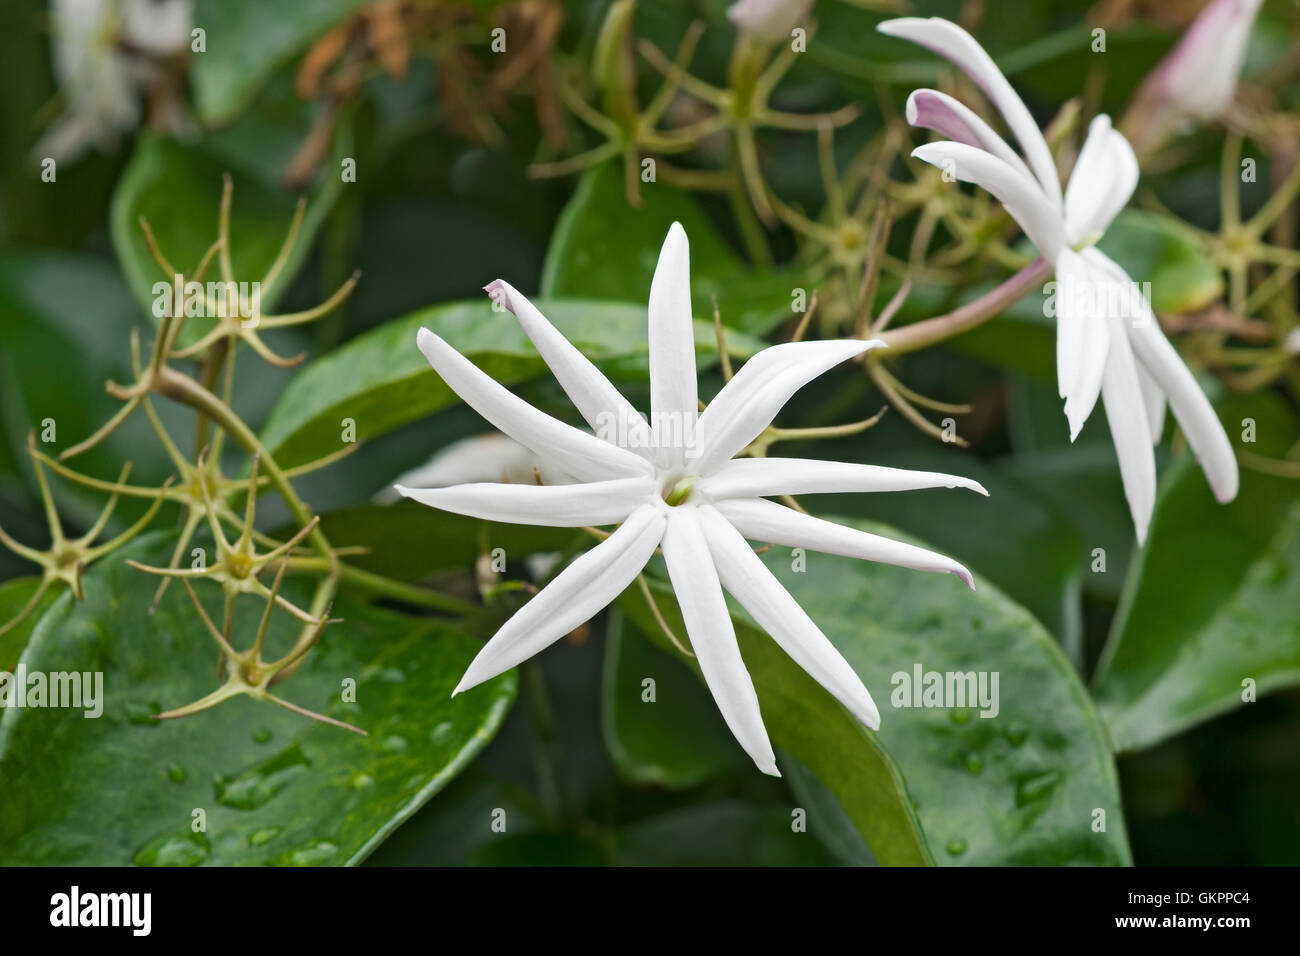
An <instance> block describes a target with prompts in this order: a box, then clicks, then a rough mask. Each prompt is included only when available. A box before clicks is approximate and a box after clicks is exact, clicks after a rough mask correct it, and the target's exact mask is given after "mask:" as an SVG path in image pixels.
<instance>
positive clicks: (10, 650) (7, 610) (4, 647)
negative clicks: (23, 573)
mask: <svg viewBox="0 0 1300 956" xmlns="http://www.w3.org/2000/svg"><path fill="white" fill-rule="evenodd" d="M40 585H41V579H40V578H39V577H37V576H32V577H26V578H13V579H12V580H10V581H5V582H4V583H3V584H0V627H3V626H4V625H6V624H8V623H9V622H10V621H12V620H13V619H14V618H15V617H17V616H18V612H19V611H21V610H22V609H23V608H24V607H26V606H27V602H28V601H30V600H31V597H32V595H33V594H35V593H36V589H37V588H38V587H40ZM62 590H63V585H61V584H55V585H53V586H51V587H50V588H48V589H47V590H46V592H45V593H44V594H43V595H41V599H40V601H39V602H37V605H36V606H35V607H34V608H32V609H31V611H29V612H28V614H27V617H25V618H24V619H23V621H22V623H21V624H17V625H15V626H14V627H11V628H10V629H9V630H7V631H5V632H4V633H3V634H0V671H12V670H13V669H14V667H15V666H16V665H17V663H18V658H19V656H20V655H21V654H22V652H23V648H24V647H26V646H27V641H28V639H29V638H30V637H31V636H32V631H34V630H36V625H37V623H38V622H39V621H40V619H41V615H42V614H44V613H45V609H46V608H48V607H49V606H50V605H51V604H53V603H54V601H55V600H56V599H57V598H58V596H59V594H60V592H61V591H62Z"/></svg>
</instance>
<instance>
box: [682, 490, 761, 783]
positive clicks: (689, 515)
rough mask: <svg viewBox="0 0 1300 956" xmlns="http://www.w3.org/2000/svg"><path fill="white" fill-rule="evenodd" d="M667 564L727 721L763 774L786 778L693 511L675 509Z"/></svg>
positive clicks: (702, 668)
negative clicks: (777, 764) (768, 734)
mask: <svg viewBox="0 0 1300 956" xmlns="http://www.w3.org/2000/svg"><path fill="white" fill-rule="evenodd" d="M663 552H664V561H665V563H667V565H668V577H669V578H670V579H671V580H672V584H673V591H674V592H675V593H676V595H677V603H678V604H679V605H680V606H681V609H682V619H683V620H684V621H685V622H686V632H687V634H689V635H690V638H691V649H692V650H693V651H694V652H695V659H696V661H697V662H698V663H699V665H700V672H701V673H702V674H703V675H704V682H705V683H706V684H708V685H709V691H710V692H711V693H712V694H713V699H714V700H715V701H717V704H718V710H720V711H722V719H723V720H725V721H726V722H727V726H728V727H730V728H731V732H732V734H733V735H734V736H735V738H736V740H737V741H739V743H740V746H741V747H743V748H744V749H745V753H747V754H749V756H750V757H751V758H752V759H753V761H754V763H755V764H757V765H758V769H759V770H761V771H763V773H767V774H771V775H772V776H774V777H779V776H781V772H780V771H779V770H777V769H776V756H775V755H774V754H773V753H772V744H771V742H770V741H769V740H768V739H767V729H766V728H765V727H764V726H763V717H762V714H761V713H760V712H759V709H758V694H756V693H755V692H754V682H753V681H752V680H750V678H749V672H748V671H747V670H745V661H744V659H743V658H741V656H740V647H739V646H738V645H737V644H736V629H735V628H734V627H733V626H732V623H731V614H730V613H729V612H728V611H727V602H726V600H725V599H724V598H723V597H722V585H721V584H720V583H719V582H718V571H717V568H715V567H714V565H713V560H712V558H711V557H710V556H709V545H708V542H707V541H706V540H705V537H704V532H703V531H702V530H701V528H700V523H699V519H698V517H697V515H696V513H695V509H694V508H693V507H682V508H674V509H673V510H672V514H671V515H670V517H669V521H668V530H667V531H666V532H665V533H664V540H663Z"/></svg>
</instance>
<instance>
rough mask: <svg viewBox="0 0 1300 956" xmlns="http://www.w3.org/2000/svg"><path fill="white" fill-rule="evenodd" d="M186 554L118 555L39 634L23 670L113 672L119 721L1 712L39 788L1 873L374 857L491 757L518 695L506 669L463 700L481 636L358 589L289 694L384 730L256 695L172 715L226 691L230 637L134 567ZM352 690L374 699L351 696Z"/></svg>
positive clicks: (0, 763)
mask: <svg viewBox="0 0 1300 956" xmlns="http://www.w3.org/2000/svg"><path fill="white" fill-rule="evenodd" d="M169 550H170V537H169V536H160V535H151V536H150V537H149V538H147V539H143V540H142V541H141V542H139V543H138V544H136V545H133V546H132V547H131V548H130V549H129V550H128V551H125V552H120V553H119V555H115V556H113V557H111V558H108V559H105V560H104V561H102V562H100V563H99V564H97V565H96V566H95V567H94V568H92V569H91V571H90V573H89V574H88V575H87V576H86V581H85V588H86V599H85V601H83V602H81V603H77V602H75V601H73V599H72V598H71V596H69V595H65V596H64V597H62V598H60V599H59V601H58V603H56V604H55V605H54V606H53V607H52V608H51V609H50V610H49V611H48V612H47V613H46V614H45V616H44V617H43V618H42V620H41V623H40V625H39V626H38V627H37V629H36V631H35V633H34V634H33V635H32V638H31V641H30V642H29V644H28V646H27V649H26V651H25V652H24V654H23V656H22V660H21V665H20V666H22V667H25V669H26V671H27V672H28V673H29V674H30V673H34V672H66V671H74V670H75V671H79V672H91V673H94V672H99V673H102V674H103V691H102V695H101V702H102V706H103V712H102V715H101V716H99V717H98V718H88V717H85V716H83V710H81V709H67V708H52V707H46V708H30V707H26V708H7V709H5V710H4V711H3V714H0V776H2V777H3V778H4V779H5V780H17V781H22V784H23V785H22V786H21V787H15V788H13V789H12V792H11V793H10V794H9V795H8V798H7V802H6V805H5V812H4V814H3V816H2V817H0V862H3V863H5V864H8V865H14V864H46V865H51V864H80V865H104V864H115V865H124V864H129V863H132V862H134V863H137V864H142V865H193V864H198V863H209V864H287V865H310V864H344V863H355V862H357V861H359V860H361V859H362V858H364V857H365V856H366V855H367V854H368V853H369V852H370V851H371V850H372V849H374V847H375V846H377V845H378V844H379V842H380V841H381V840H383V839H384V837H385V836H386V835H387V834H388V833H389V832H391V831H392V830H393V829H394V828H395V827H396V826H397V825H398V824H399V823H401V822H402V821H403V820H404V819H406V817H407V816H409V815H410V814H411V813H413V812H414V811H415V810H416V809H417V808H418V807H419V806H420V805H421V804H423V803H424V802H425V801H427V800H428V799H429V798H430V797H431V796H432V795H433V794H434V793H436V792H437V791H438V790H439V789H440V788H441V787H442V786H444V785H445V784H446V783H447V781H448V780H449V779H451V777H452V776H454V775H455V774H456V772H457V771H458V770H459V769H460V768H461V767H462V766H464V764H465V763H466V762H467V761H469V760H471V759H472V758H473V757H474V755H475V754H476V753H477V752H478V751H479V750H480V749H481V748H482V747H483V745H484V744H485V743H486V741H487V740H488V739H489V738H490V737H491V736H492V734H493V733H494V732H495V730H496V728H497V726H498V725H499V723H500V721H501V719H502V716H503V715H504V713H505V712H506V710H507V708H508V707H509V705H510V702H511V700H512V698H513V696H514V689H515V681H514V678H513V676H505V677H502V678H499V679H497V680H496V681H493V682H491V683H489V684H487V685H484V686H483V687H480V688H476V689H475V690H473V691H470V692H468V693H465V694H461V695H459V696H457V697H455V698H452V697H451V690H452V688H453V687H455V685H456V682H457V681H458V680H459V679H460V675H461V674H462V673H463V671H464V668H465V666H466V665H467V664H468V662H469V661H470V659H471V658H472V657H473V655H474V653H475V651H476V650H477V648H478V647H479V644H478V642H477V641H476V640H474V639H472V638H470V637H467V636H465V635H464V634H461V633H458V632H457V631H455V630H453V629H452V628H451V627H448V626H446V625H443V624H439V623H437V622H434V621H431V620H428V619H415V618H408V617H404V616H401V615H397V614H394V613H392V612H389V611H383V610H379V609H376V608H371V607H367V606H365V605H361V604H358V603H356V602H354V601H352V600H349V599H347V598H346V597H343V598H340V600H338V601H337V602H336V603H335V605H334V609H333V611H334V615H335V616H337V617H342V618H344V621H343V623H339V624H334V625H332V626H330V627H329V628H327V629H326V632H325V635H324V636H323V637H322V639H321V642H320V645H319V646H318V647H317V648H316V649H315V650H313V651H312V653H311V654H310V655H309V656H308V658H307V659H306V663H305V664H304V665H303V667H302V668H301V670H300V671H299V672H298V673H296V674H295V675H294V676H293V677H292V678H291V679H290V680H288V681H287V682H285V683H284V684H281V685H279V692H280V693H281V694H282V695H283V696H284V697H285V698H287V699H288V700H290V701H292V702H294V703H296V704H299V705H301V706H303V707H307V708H309V709H313V710H320V711H323V712H325V713H327V714H329V715H330V716H333V717H336V718H338V719H341V720H346V721H349V722H351V723H354V724H357V725H359V726H361V727H362V728H364V729H366V730H368V731H369V736H367V737H362V736H359V735H357V734H354V733H350V732H348V731H346V730H342V729H339V728H337V727H330V726H326V725H324V724H320V723H318V722H315V721H312V720H308V719H307V718H304V717H300V716H298V715H296V714H292V713H289V712H288V711H286V710H283V709H282V708H279V707H275V706H274V705H271V704H267V703H257V702H254V701H252V700H249V699H248V698H238V699H235V700H231V701H228V702H226V703H224V704H222V705H220V706H219V707H217V708H214V709H212V710H210V711H207V712H204V713H200V714H196V715H192V716H190V717H186V718H181V719H177V720H170V721H164V722H160V721H157V720H154V719H152V717H151V716H150V715H152V714H156V713H158V712H160V711H161V710H163V709H166V708H168V707H175V706H179V705H182V704H185V703H188V702H190V701H192V700H195V699H197V698H199V697H201V696H203V695H204V694H206V693H208V692H210V691H211V690H213V689H215V687H216V686H217V675H216V673H215V663H216V652H215V648H214V645H213V643H212V640H211V638H210V637H208V636H207V635H206V634H205V633H204V632H203V629H202V626H201V624H200V623H199V619H198V617H197V615H196V613H195V611H194V608H193V607H192V605H190V603H189V600H188V598H187V597H186V595H185V592H184V590H183V589H181V588H176V587H173V588H171V589H169V590H168V592H167V594H166V596H165V598H164V599H163V602H162V604H161V605H160V607H159V608H158V611H157V613H156V614H154V615H150V614H149V613H148V607H149V602H150V600H151V596H152V593H153V590H154V585H155V580H154V579H153V578H152V577H150V576H148V575H145V574H143V573H142V572H139V571H136V570H134V569H132V568H130V567H128V566H127V565H126V564H125V558H127V557H134V558H136V559H137V560H142V561H146V562H150V563H155V564H156V563H159V562H165V561H166V557H167V554H168V552H169ZM199 587H200V588H203V587H204V586H203V585H202V584H200V585H199ZM208 587H210V588H211V603H210V605H209V613H215V614H219V613H220V611H219V608H218V604H219V594H218V592H217V589H216V588H215V587H212V586H208ZM200 593H203V591H200ZM205 600H206V597H205ZM238 610H239V616H238V617H237V619H236V631H235V633H236V634H239V633H242V632H243V629H244V628H245V627H255V626H256V622H257V620H258V618H259V617H260V615H261V610H262V608H261V602H259V601H256V600H255V599H251V598H242V599H240V601H239V603H238ZM295 634H296V626H295V624H294V622H293V620H292V618H290V617H289V616H288V615H287V614H277V615H274V616H273V618H272V629H271V635H270V636H269V638H268V641H269V645H270V649H271V651H272V652H273V653H274V652H275V651H276V650H277V648H279V649H280V652H283V649H284V648H285V647H286V645H287V643H288V642H290V641H291V640H292V639H293V637H294V636H295ZM239 643H243V642H239ZM347 679H351V680H354V681H355V682H356V702H355V703H345V702H344V701H343V700H342V694H341V690H342V688H343V686H344V685H343V681H345V680H347ZM52 740H57V741H58V742H59V745H58V746H57V747H51V746H50V741H52ZM198 809H201V810H203V815H202V816H203V817H204V818H205V819H204V823H205V826H206V829H205V830H203V831H202V832H198V831H196V830H195V829H194V823H195V821H196V820H197V819H198V817H197V816H196V814H195V811H196V810H198Z"/></svg>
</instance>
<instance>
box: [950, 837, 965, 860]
mask: <svg viewBox="0 0 1300 956" xmlns="http://www.w3.org/2000/svg"><path fill="white" fill-rule="evenodd" d="M946 849H947V850H948V855H949V856H961V855H962V854H963V853H965V852H966V841H965V840H962V839H960V838H958V839H956V840H949V841H948V846H947V847H946Z"/></svg>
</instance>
